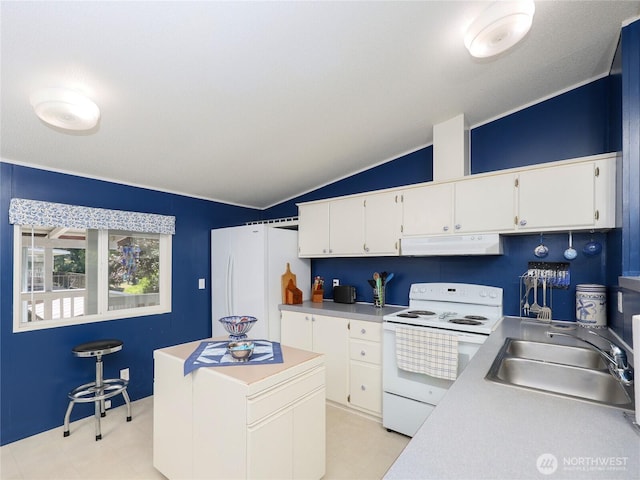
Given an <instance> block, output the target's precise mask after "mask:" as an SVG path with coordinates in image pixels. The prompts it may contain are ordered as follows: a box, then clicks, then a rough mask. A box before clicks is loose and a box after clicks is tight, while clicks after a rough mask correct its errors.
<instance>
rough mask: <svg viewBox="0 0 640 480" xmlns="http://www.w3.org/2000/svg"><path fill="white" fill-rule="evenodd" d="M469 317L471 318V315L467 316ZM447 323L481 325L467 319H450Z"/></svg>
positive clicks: (476, 321) (478, 322)
mask: <svg viewBox="0 0 640 480" xmlns="http://www.w3.org/2000/svg"><path fill="white" fill-rule="evenodd" d="M469 316H473V315H469ZM449 323H456V324H458V325H482V322H480V321H478V320H473V319H471V318H469V317H465V318H452V319H451V320H449Z"/></svg>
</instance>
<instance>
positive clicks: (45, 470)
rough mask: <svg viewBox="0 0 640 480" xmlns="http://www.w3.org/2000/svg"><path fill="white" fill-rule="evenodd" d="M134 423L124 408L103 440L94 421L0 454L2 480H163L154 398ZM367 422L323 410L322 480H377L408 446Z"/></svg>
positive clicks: (138, 407)
mask: <svg viewBox="0 0 640 480" xmlns="http://www.w3.org/2000/svg"><path fill="white" fill-rule="evenodd" d="M132 414H133V420H132V421H131V423H127V422H126V421H125V417H126V410H125V409H124V406H122V407H118V408H116V409H114V410H112V411H110V412H109V414H108V415H107V416H106V417H105V418H104V419H103V420H102V422H101V425H102V437H103V439H102V440H101V441H99V442H96V441H95V440H94V435H95V432H94V423H93V417H89V418H84V419H82V420H78V421H77V422H74V423H72V424H71V427H70V431H71V435H70V436H69V437H67V438H64V437H63V436H62V426H60V427H59V428H54V429H53V430H49V431H47V432H43V433H41V434H38V435H34V436H32V437H29V438H25V439H24V440H20V441H18V442H14V443H10V444H8V445H5V446H3V447H1V448H0V479H2V480H14V479H21V480H37V479H47V480H52V479H59V480H74V479H82V480H93V479H104V480H107V479H108V480H111V479H113V480H128V479H131V480H134V479H136V480H154V479H158V480H163V479H165V477H164V476H163V475H161V474H160V473H159V472H158V471H157V470H155V469H154V468H153V454H152V432H153V397H147V398H144V399H142V400H138V401H136V402H134V403H133V404H132ZM408 441H409V438H408V437H404V436H402V435H399V434H397V433H389V432H387V431H386V429H384V428H383V427H382V425H381V424H380V423H377V422H375V421H373V420H370V419H368V418H365V417H362V416H360V415H357V414H354V413H351V412H348V411H346V410H343V409H341V408H337V407H334V406H331V405H328V406H327V470H326V475H325V477H324V478H326V479H340V478H344V479H354V480H356V479H358V480H360V479H362V480H365V479H379V478H382V477H383V475H384V473H385V472H386V471H387V469H388V468H389V466H390V465H391V464H392V463H393V461H394V460H395V459H396V458H397V456H398V455H399V454H400V452H401V451H402V449H403V448H404V447H405V445H406V444H407V443H408Z"/></svg>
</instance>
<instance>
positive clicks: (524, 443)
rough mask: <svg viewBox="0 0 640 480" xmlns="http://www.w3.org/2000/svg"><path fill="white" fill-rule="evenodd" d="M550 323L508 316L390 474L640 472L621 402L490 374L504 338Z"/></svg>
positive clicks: (639, 447)
mask: <svg viewBox="0 0 640 480" xmlns="http://www.w3.org/2000/svg"><path fill="white" fill-rule="evenodd" d="M577 328H581V327H577ZM547 329H548V325H544V324H540V323H537V322H531V321H521V320H520V319H519V318H505V319H504V320H503V322H502V324H501V325H500V326H499V327H498V329H497V330H496V331H495V332H494V333H493V334H492V335H491V336H490V337H489V339H488V340H487V341H486V342H485V344H484V345H482V347H481V348H480V350H479V351H478V352H477V354H476V355H475V356H474V358H473V361H472V362H471V363H470V364H469V365H468V366H467V368H466V369H465V370H464V372H462V374H461V375H460V377H459V378H458V380H457V381H456V382H455V383H454V384H453V386H452V387H451V389H450V390H449V391H448V392H447V394H446V396H445V397H444V399H443V400H442V402H441V403H440V404H439V405H438V406H437V407H436V409H435V410H434V411H433V412H432V413H431V415H430V416H429V417H428V418H427V420H426V421H425V423H424V424H423V426H422V427H421V428H420V430H419V431H418V432H417V434H416V435H415V436H414V437H413V439H412V440H411V441H410V442H409V444H408V445H407V447H406V448H405V450H404V451H403V452H402V454H401V455H400V456H399V457H398V459H397V460H396V462H395V463H394V464H393V465H392V466H391V468H390V469H389V471H388V472H387V474H386V476H385V478H387V479H403V480H407V479H510V480H513V479H521V478H548V479H564V478H570V479H575V478H584V479H587V478H588V479H590V480H591V479H601V478H607V479H618V478H620V479H638V478H640V434H639V433H638V432H637V431H636V430H635V429H634V428H633V427H632V425H631V423H630V422H629V420H628V419H626V418H625V417H624V416H623V412H622V410H619V409H615V408H609V407H604V406H598V405H594V404H590V403H586V402H581V401H577V400H570V399H566V398H561V397H557V396H553V395H548V394H544V393H537V392H533V391H529V390H524V389H520V388H516V387H511V386H506V385H500V384H496V383H493V382H490V381H488V380H485V378H484V377H485V375H486V374H487V372H488V370H489V368H490V366H491V364H492V363H493V360H494V358H495V356H496V354H497V353H498V351H499V350H500V347H501V346H502V345H503V343H504V340H505V338H507V337H516V338H524V339H530V340H541V341H548V339H546V340H545V338H546V337H545V336H544V332H545V331H546V330H547ZM568 340H569V341H570V339H568ZM554 468H555V470H554Z"/></svg>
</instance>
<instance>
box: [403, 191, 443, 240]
mask: <svg viewBox="0 0 640 480" xmlns="http://www.w3.org/2000/svg"><path fill="white" fill-rule="evenodd" d="M452 222H453V183H441V184H437V185H426V186H423V187H416V188H412V189H408V190H405V191H404V192H403V193H402V234H403V236H404V235H433V234H438V233H452V232H453V229H452V225H451V224H452Z"/></svg>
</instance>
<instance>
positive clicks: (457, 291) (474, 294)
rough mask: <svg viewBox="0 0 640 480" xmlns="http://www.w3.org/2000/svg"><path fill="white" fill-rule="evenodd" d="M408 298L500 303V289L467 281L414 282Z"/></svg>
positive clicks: (483, 303) (479, 303) (489, 303)
mask: <svg viewBox="0 0 640 480" xmlns="http://www.w3.org/2000/svg"><path fill="white" fill-rule="evenodd" d="M409 299H410V300H419V301H434V302H459V303H473V304H478V305H502V289H501V288H498V287H491V286H486V285H474V284H468V283H414V284H413V285H411V290H410V292H409Z"/></svg>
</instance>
